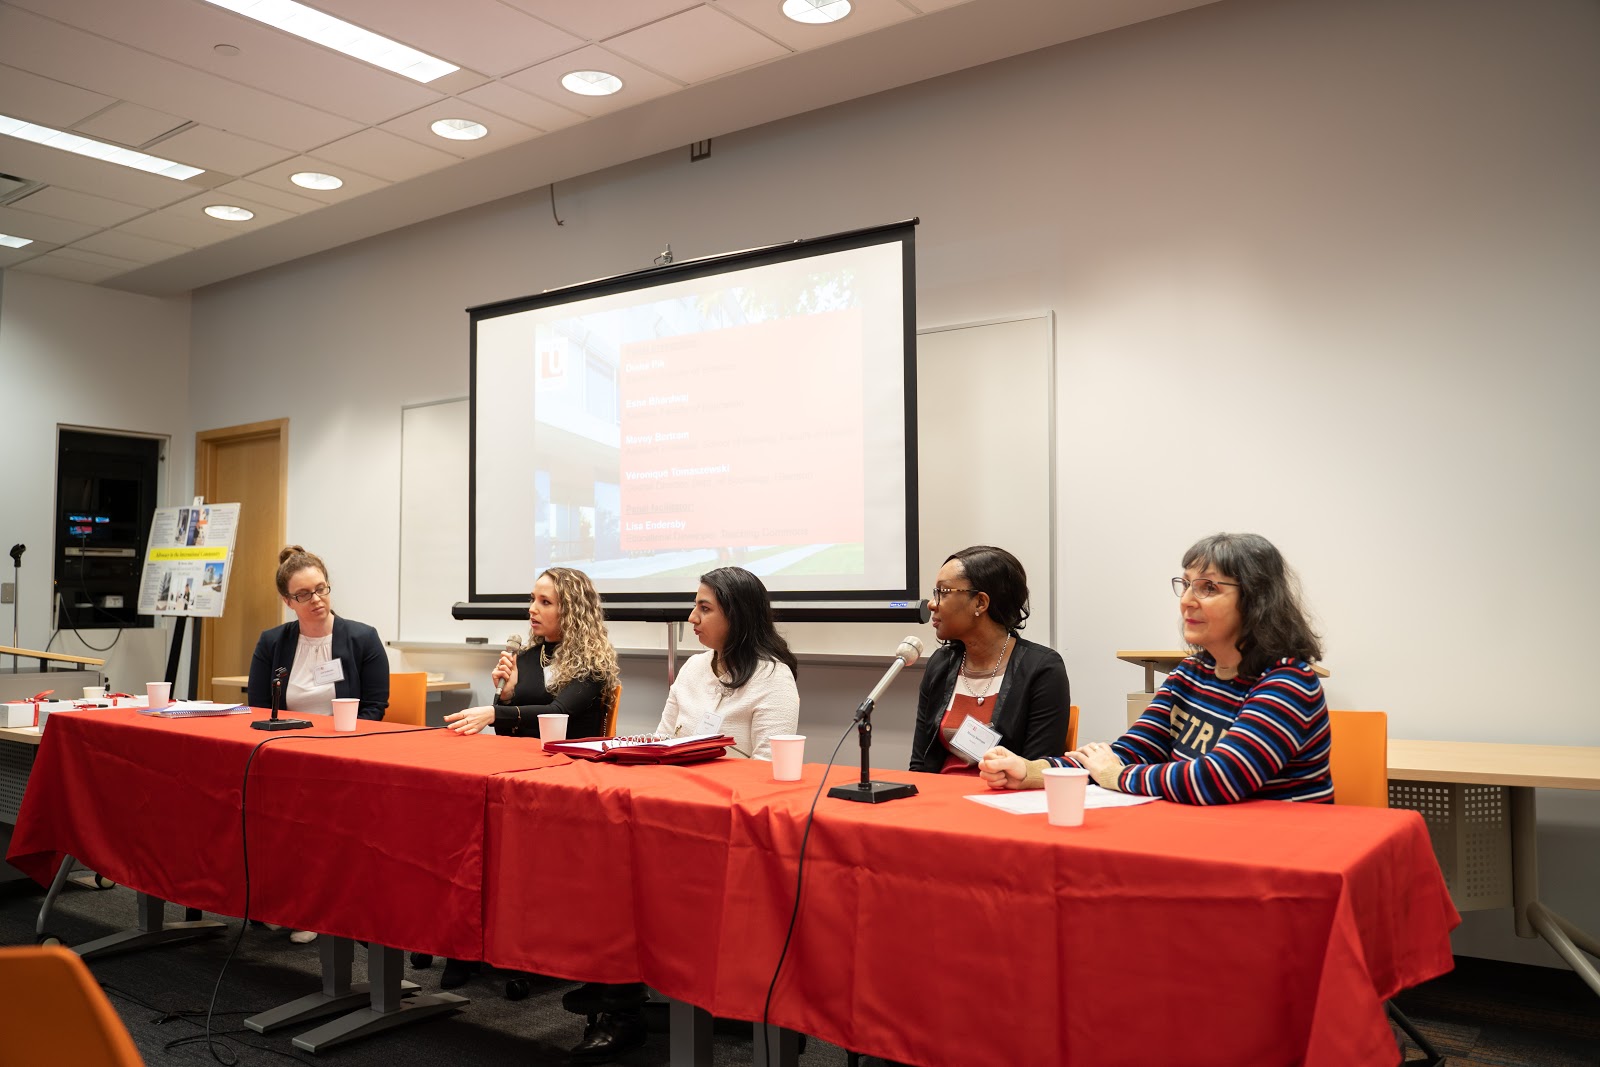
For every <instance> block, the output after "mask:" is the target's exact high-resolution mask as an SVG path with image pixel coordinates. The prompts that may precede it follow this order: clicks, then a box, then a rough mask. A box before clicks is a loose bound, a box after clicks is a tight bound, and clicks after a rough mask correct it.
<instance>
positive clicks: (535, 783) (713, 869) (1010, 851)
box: [485, 761, 1459, 1067]
mask: <svg viewBox="0 0 1600 1067" xmlns="http://www.w3.org/2000/svg"><path fill="white" fill-rule="evenodd" d="M820 771H821V768H819V767H808V768H807V774H806V777H807V781H806V782H805V783H801V784H798V785H795V784H779V783H775V782H772V781H771V780H770V771H769V769H768V766H767V765H766V764H763V763H752V762H745V761H724V762H721V763H716V764H708V765H704V766H700V767H689V768H663V767H626V768H618V767H609V766H594V765H589V766H574V767H570V768H563V769H562V770H561V771H560V772H559V773H551V774H543V775H520V774H508V775H503V776H500V777H499V778H497V779H496V780H495V781H494V782H493V783H492V784H491V785H490V791H489V799H490V811H489V874H488V875H487V876H486V878H485V882H486V884H487V885H489V886H490V887H491V890H492V891H491V893H490V895H489V896H488V898H487V899H486V902H485V914H486V917H485V938H486V943H485V949H486V952H487V953H488V958H489V959H490V960H491V961H492V962H495V963H500V964H503V965H506V966H514V967H521V968H525V969H529V970H535V971H541V972H544V973H554V974H560V975H566V976H571V977H583V978H592V979H601V980H611V981H622V980H627V979H634V978H642V979H643V980H645V981H648V982H649V983H650V984H651V985H652V986H654V987H655V988H657V989H660V990H661V991H663V992H665V993H667V994H669V995H671V996H674V997H678V998H680V999H683V1000H687V1001H690V1002H693V1003H696V1004H699V1005H702V1006H704V1007H706V1008H709V1009H710V1010H712V1011H714V1012H715V1013H717V1014H719V1015H727V1016H734V1017H741V1018H760V1016H761V1009H762V1000H763V998H764V996H765V994H766V989H767V984H768V981H769V979H770V977H771V973H772V967H773V964H774V963H775V961H776V960H777V956H778V952H779V948H780V946H781V944H782V939H783V935H784V932H785V930H786V928H787V925H788V919H789V911H790V907H791V906H792V904H793V900H794V880H795V857H796V855H797V854H798V850H799V844H800V835H801V833H802V832H803V828H804V816H805V810H806V807H807V805H808V804H809V803H810V800H811V796H812V793H813V792H814V790H815V788H816V784H817V781H818V775H819V774H820ZM853 777H854V772H849V771H836V772H834V774H833V775H832V776H831V780H832V781H836V782H843V781H849V780H851V779H852V778H853ZM891 777H894V778H896V779H900V780H914V781H915V782H916V783H917V785H918V786H919V788H920V789H921V790H922V795H921V796H919V797H916V798H913V799H909V800H902V801H896V802H894V803H891V804H886V805H877V806H872V805H864V804H850V803H846V802H843V801H837V800H830V799H828V798H827V797H824V798H823V799H822V801H821V802H820V806H819V814H818V818H817V820H816V823H815V825H814V827H813V830H812V835H811V842H810V846H809V850H808V853H807V858H806V882H805V889H804V901H803V905H802V908H801V913H800V919H799V923H798V925H797V927H796V932H795V939H794V943H793V945H792V946H791V948H790V955H789V960H788V962H787V963H786V965H785V968H784V976H783V978H782V980H781V981H780V983H779V986H778V991H777V995H776V997H775V999H774V1003H773V1010H772V1020H773V1021H774V1022H777V1023H781V1024H782V1025H785V1026H790V1027H793V1028H794V1029H797V1030H801V1031H804V1032H807V1033H812V1034H816V1035H818V1036H821V1037H824V1038H827V1039H828V1040H831V1041H835V1042H838V1043H840V1044H843V1045H845V1046H846V1047H851V1048H857V1049H861V1050H863V1051H870V1052H875V1053H878V1054H880V1055H886V1056H890V1057H893V1058H896V1059H903V1060H907V1061H909V1062H912V1063H939V1064H967V1063H1039V1064H1044V1063H1061V1064H1095V1065H1115V1064H1128V1065H1139V1067H1144V1065H1148V1064H1152V1063H1182V1064H1185V1065H1205V1064H1216V1065H1219V1067H1223V1065H1226V1067H1247V1065H1256V1064H1261V1065H1275V1064H1299V1063H1304V1064H1306V1065H1308V1067H1350V1065H1354V1064H1368V1063H1370V1064H1382V1065H1384V1067H1388V1065H1389V1064H1392V1063H1393V1062H1394V1059H1395V1055H1396V1052H1395V1046H1394V1042H1393V1039H1392V1037H1391V1035H1390V1031H1389V1028H1388V1025H1387V1023H1386V1022H1385V1019H1384V1014H1383V1008H1382V1001H1383V1000H1384V999H1385V998H1387V997H1388V996H1390V995H1392V994H1393V993H1395V992H1396V991H1398V990H1399V989H1401V988H1404V987H1406V986H1409V985H1414V984H1416V983H1418V982H1421V981H1424V980H1426V979H1428V978H1432V977H1434V976H1436V975H1439V974H1442V973H1444V972H1445V971H1447V970H1449V969H1450V966H1451V956H1450V943H1449V937H1448V934H1449V931H1450V929H1451V928H1452V927H1453V926H1455V924H1456V923H1457V922H1458V921H1459V919H1458V916H1457V915H1456V912H1455V909H1454V907H1453V906H1452V905H1451V903H1450V899H1449V895H1448V893H1447V891H1446V889H1445V885H1444V880H1443V878H1442V877H1441V875H1440V873H1439V869H1438V865H1437V863H1436V862H1435V860H1434V857H1433V853H1432V850H1431V848H1430V847H1429V842H1428V836H1427V831H1426V829H1425V827H1424V824H1423V822H1422V820H1421V818H1420V817H1418V816H1417V815H1416V814H1415V813H1413V812H1402V811H1381V810H1373V809H1366V808H1334V807H1328V806H1320V805H1318V806H1311V805H1297V804H1286V803H1282V802H1276V801H1259V802H1253V803H1248V804H1240V805H1236V806H1232V807H1228V808H1204V809H1201V808H1187V807H1183V806H1181V805H1174V804H1166V803H1159V802H1158V803H1155V804H1150V805H1145V806H1143V807H1139V808H1128V809H1119V810H1101V811H1091V812H1090V813H1089V814H1088V818H1087V821H1086V823H1085V825H1084V826H1083V827H1081V828H1076V829H1061V828H1053V827H1050V826H1048V825H1047V824H1046V823H1045V820H1044V817H1043V816H1042V815H1040V816H1018V815H1011V814H1007V813H1004V812H998V811H994V810H992V809H989V808H985V807H983V806H981V805H978V804H974V803H973V802H971V801H970V800H967V799H965V794H967V793H972V792H978V791H981V790H982V789H983V787H982V786H981V784H979V783H976V782H974V781H973V780H971V779H952V778H947V777H941V776H937V775H911V774H900V775H893V776H891ZM533 826H537V827H538V828H539V832H538V833H537V834H533V833H529V832H528V831H527V828H528V827H533Z"/></svg>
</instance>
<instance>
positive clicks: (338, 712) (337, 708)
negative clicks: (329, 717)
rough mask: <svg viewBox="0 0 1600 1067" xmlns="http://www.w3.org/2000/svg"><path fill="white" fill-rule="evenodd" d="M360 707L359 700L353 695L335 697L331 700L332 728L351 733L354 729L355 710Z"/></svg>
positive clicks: (342, 732)
mask: <svg viewBox="0 0 1600 1067" xmlns="http://www.w3.org/2000/svg"><path fill="white" fill-rule="evenodd" d="M360 708H361V701H359V700H357V699H355V698H354V697H336V698H335V699H334V701H333V728H334V729H335V730H337V731H338V732H339V733H341V734H352V733H355V730H356V712H357V711H359V710H360Z"/></svg>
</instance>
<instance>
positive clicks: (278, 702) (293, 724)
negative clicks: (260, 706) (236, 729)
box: [250, 667, 311, 730]
mask: <svg viewBox="0 0 1600 1067" xmlns="http://www.w3.org/2000/svg"><path fill="white" fill-rule="evenodd" d="M288 677H289V668H288V667H278V668H276V669H275V670H273V672H272V718H270V719H257V720H255V721H254V722H252V723H251V724H250V728H251V729H252V730H309V729H311V720H310V719H280V718H278V709H279V708H281V707H282V706H283V683H284V682H285V681H286V680H287V679H288Z"/></svg>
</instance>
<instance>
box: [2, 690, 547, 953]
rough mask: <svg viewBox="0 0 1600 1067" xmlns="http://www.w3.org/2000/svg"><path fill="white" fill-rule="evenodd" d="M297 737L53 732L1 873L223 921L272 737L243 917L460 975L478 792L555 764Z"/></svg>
mask: <svg viewBox="0 0 1600 1067" xmlns="http://www.w3.org/2000/svg"><path fill="white" fill-rule="evenodd" d="M257 717H265V713H257ZM312 721H313V722H314V723H315V725H314V726H313V727H312V728H311V729H309V730H296V731H292V732H284V733H276V734H269V733H264V732H262V731H259V730H252V729H250V727H249V723H250V717H247V716H242V715H239V716H223V717H216V718H195V719H160V718H154V717H150V716H144V715H139V714H138V713H136V712H133V711H129V710H126V709H118V708H108V709H105V710H101V711H75V712H71V713H67V714H60V715H53V716H51V718H50V724H49V727H48V728H47V729H46V730H45V734H44V738H43V739H42V741H41V743H40V745H39V752H38V755H37V758H36V759H35V761H34V765H33V770H32V773H31V775H30V777H29V780H28V786H27V790H26V793H25V795H24V798H23V804H22V810H21V813H20V814H19V816H18V819H17V829H16V833H15V834H14V835H13V837H12V841H11V850H10V851H11V855H10V860H11V862H12V863H13V864H14V865H15V866H16V867H17V868H18V869H20V870H22V871H24V872H25V873H27V874H29V875H31V876H32V877H33V878H34V879H36V880H38V881H41V882H45V883H48V882H49V881H50V879H51V877H52V876H53V874H54V873H55V867H56V865H57V864H58V863H59V861H60V856H61V854H63V853H66V854H70V855H73V856H76V857H77V858H78V859H79V860H81V861H82V862H84V863H85V864H87V865H88V866H90V867H92V868H93V869H94V870H96V871H98V872H99V873H101V874H103V875H105V876H106V877H107V878H110V879H113V880H115V881H117V882H120V883H122V884H123V885H127V886H130V887H132V888H134V889H137V890H139V891H141V892H145V893H149V894H151V895H152V896H156V897H160V898H161V899H163V900H171V901H174V902H176V903H179V904H183V905H186V906H188V907H194V908H201V909H204V910H206V911H211V912H216V913H218V914H221V915H241V914H243V912H244V906H245V899H244V887H245V879H244V851H243V848H242V845H241V840H240V832H241V820H240V792H241V785H242V783H243V781H244V769H245V761H246V760H247V759H248V758H249V757H250V753H251V751H252V750H253V749H254V748H255V746H257V745H258V744H260V743H261V742H262V741H265V740H267V739H268V738H274V739H275V740H272V741H270V742H269V743H268V744H267V745H266V747H265V748H263V749H262V750H261V751H260V752H259V753H258V754H257V755H256V757H255V761H254V763H253V764H252V765H251V768H250V783H249V789H248V793H247V794H246V797H247V801H248V805H249V810H250V820H249V829H248V835H249V845H250V915H251V917H252V918H258V919H262V920H265V921H267V922H274V923H282V924H284V925H287V926H296V927H301V928H305V929H312V930H319V931H321V932H323V933H329V934H336V935H338V936H341V937H351V938H359V939H362V940H372V941H376V942H378V943H380V944H385V945H394V946H397V947H401V948H408V949H416V950H420V951H425V952H432V953H435V954H437V955H447V956H458V957H462V958H467V959H476V958H478V957H479V956H480V955H481V954H482V951H483V905H482V900H483V885H482V872H483V846H484V811H485V801H486V791H487V786H488V783H489V782H490V781H491V780H492V778H491V776H492V775H494V774H495V773H497V772H501V771H507V770H525V769H532V768H541V767H554V766H560V765H562V764H565V763H567V762H568V760H567V759H566V757H564V756H553V755H546V754H545V753H544V752H543V751H541V750H540V748H539V747H538V744H537V742H532V741H528V740H525V739H521V738H505V737H493V736H476V737H457V736H455V735H453V734H450V733H449V732H447V731H441V730H431V731H426V732H410V733H408V732H405V731H407V730H414V729H415V728H410V727H404V726H398V725H394V724H388V723H382V722H368V721H366V720H362V721H361V723H360V728H359V730H358V732H357V733H354V734H335V733H334V732H333V729H332V720H331V719H330V718H325V717H322V716H313V717H312ZM391 734H393V735H395V736H386V735H391Z"/></svg>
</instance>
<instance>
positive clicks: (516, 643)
mask: <svg viewBox="0 0 1600 1067" xmlns="http://www.w3.org/2000/svg"><path fill="white" fill-rule="evenodd" d="M506 651H507V652H509V653H511V654H512V655H513V656H515V655H516V654H517V653H518V652H521V651H522V635H521V634H512V635H511V636H510V637H508V638H506Z"/></svg>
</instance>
